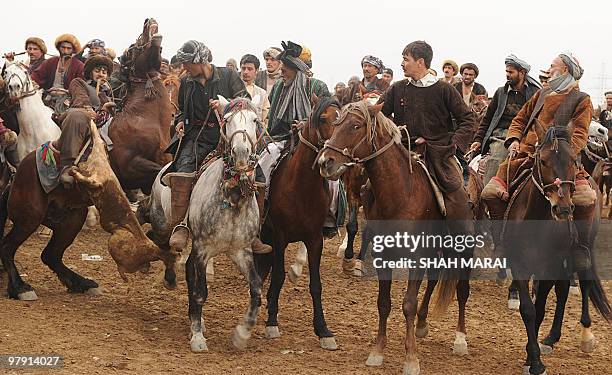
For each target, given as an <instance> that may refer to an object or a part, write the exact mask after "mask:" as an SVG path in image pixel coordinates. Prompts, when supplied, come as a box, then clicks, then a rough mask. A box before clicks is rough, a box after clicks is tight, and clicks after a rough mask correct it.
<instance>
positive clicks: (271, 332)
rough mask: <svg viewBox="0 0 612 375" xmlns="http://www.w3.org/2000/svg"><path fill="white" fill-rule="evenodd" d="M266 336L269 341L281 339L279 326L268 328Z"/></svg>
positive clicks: (265, 332)
mask: <svg viewBox="0 0 612 375" xmlns="http://www.w3.org/2000/svg"><path fill="white" fill-rule="evenodd" d="M264 336H265V337H266V338H267V339H277V338H279V337H280V331H279V330H278V326H267V327H266V330H265V331H264Z"/></svg>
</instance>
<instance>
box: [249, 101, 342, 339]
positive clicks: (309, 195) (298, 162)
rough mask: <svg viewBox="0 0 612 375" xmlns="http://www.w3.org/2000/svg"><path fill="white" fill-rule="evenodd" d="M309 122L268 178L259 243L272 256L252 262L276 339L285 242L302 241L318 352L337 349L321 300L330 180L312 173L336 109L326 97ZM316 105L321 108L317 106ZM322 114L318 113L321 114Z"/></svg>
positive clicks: (268, 334)
mask: <svg viewBox="0 0 612 375" xmlns="http://www.w3.org/2000/svg"><path fill="white" fill-rule="evenodd" d="M313 101H314V103H315V105H314V108H313V113H321V112H322V115H321V116H320V117H319V118H316V119H314V118H312V116H311V118H310V119H309V121H308V122H306V123H305V124H304V126H303V128H302V129H301V130H299V141H298V142H297V144H296V145H295V148H294V150H293V154H292V155H288V156H287V157H286V158H285V159H283V160H281V161H280V164H279V165H278V166H277V168H276V170H275V171H274V172H273V173H272V175H271V181H270V186H269V195H268V202H269V209H268V214H267V217H266V220H265V222H264V227H263V229H262V240H263V241H265V242H267V243H269V244H270V245H272V248H273V252H272V253H271V254H265V255H256V256H255V263H256V265H257V269H258V272H259V274H260V275H261V276H262V280H265V279H266V277H267V275H268V274H269V273H270V269H271V278H270V287H269V288H268V294H267V300H268V319H267V321H266V330H265V333H266V337H268V338H276V337H279V336H280V332H279V329H278V320H277V316H278V299H279V295H280V291H281V289H282V287H283V283H284V282H285V249H286V247H287V245H288V244H289V243H292V242H298V241H302V242H303V243H304V244H305V245H306V249H307V252H308V269H309V272H310V295H311V297H312V304H313V310H314V317H313V325H314V331H315V334H316V335H317V336H318V337H319V343H320V345H321V347H322V348H324V349H329V350H335V349H336V348H337V345H336V340H335V338H334V334H333V333H332V332H331V331H330V330H329V329H328V328H327V323H326V322H325V317H324V315H323V304H322V302H321V293H322V286H321V274H320V270H319V267H320V264H321V253H322V250H323V233H322V229H323V223H324V221H325V217H326V215H327V213H328V212H329V206H330V203H331V194H330V191H329V187H328V182H327V181H326V180H325V179H324V178H322V177H321V175H320V174H319V173H318V171H316V170H314V163H315V162H316V159H317V155H318V153H319V150H320V147H321V146H322V144H323V142H324V141H325V140H326V139H329V137H330V135H331V133H332V132H333V126H332V123H333V121H334V120H335V118H336V116H337V111H338V107H337V104H334V103H335V101H334V100H332V99H330V98H321V99H316V98H314V100H313ZM319 106H320V107H319ZM321 110H322V111H321Z"/></svg>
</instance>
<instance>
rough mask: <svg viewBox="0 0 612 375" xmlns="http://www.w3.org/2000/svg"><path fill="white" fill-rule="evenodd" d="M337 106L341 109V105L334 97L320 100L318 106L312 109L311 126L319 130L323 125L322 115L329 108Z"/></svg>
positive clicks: (325, 97)
mask: <svg viewBox="0 0 612 375" xmlns="http://www.w3.org/2000/svg"><path fill="white" fill-rule="evenodd" d="M332 105H333V106H336V107H338V108H340V103H339V102H338V100H337V99H336V98H334V97H333V96H324V97H322V98H320V99H319V101H318V102H317V104H316V105H315V106H314V108H313V109H312V114H311V116H310V125H312V126H313V127H315V128H317V127H318V126H319V125H320V124H321V115H322V114H323V112H324V111H325V110H326V109H327V108H328V107H329V106H332Z"/></svg>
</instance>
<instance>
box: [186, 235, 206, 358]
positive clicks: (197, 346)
mask: <svg viewBox="0 0 612 375" xmlns="http://www.w3.org/2000/svg"><path fill="white" fill-rule="evenodd" d="M185 279H186V281H187V293H188V296H189V320H190V322H191V340H190V342H189V344H190V347H191V351H192V352H194V353H199V352H206V351H208V346H207V345H206V339H205V338H204V334H203V325H204V324H203V322H202V305H204V303H205V302H206V298H207V297H208V288H207V286H206V263H205V261H204V260H203V259H202V253H201V249H200V245H196V241H194V242H193V247H192V250H191V254H190V255H189V258H187V263H185Z"/></svg>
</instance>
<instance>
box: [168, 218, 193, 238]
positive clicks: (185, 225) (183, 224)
mask: <svg viewBox="0 0 612 375" xmlns="http://www.w3.org/2000/svg"><path fill="white" fill-rule="evenodd" d="M178 228H185V230H187V237H190V236H191V229H189V227H188V226H187V223H186V222H184V221H181V222H180V223H178V224H177V225H176V226H175V227H174V229H172V233H171V234H170V237H172V236H173V235H174V233H175V232H176V230H177V229H178Z"/></svg>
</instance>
